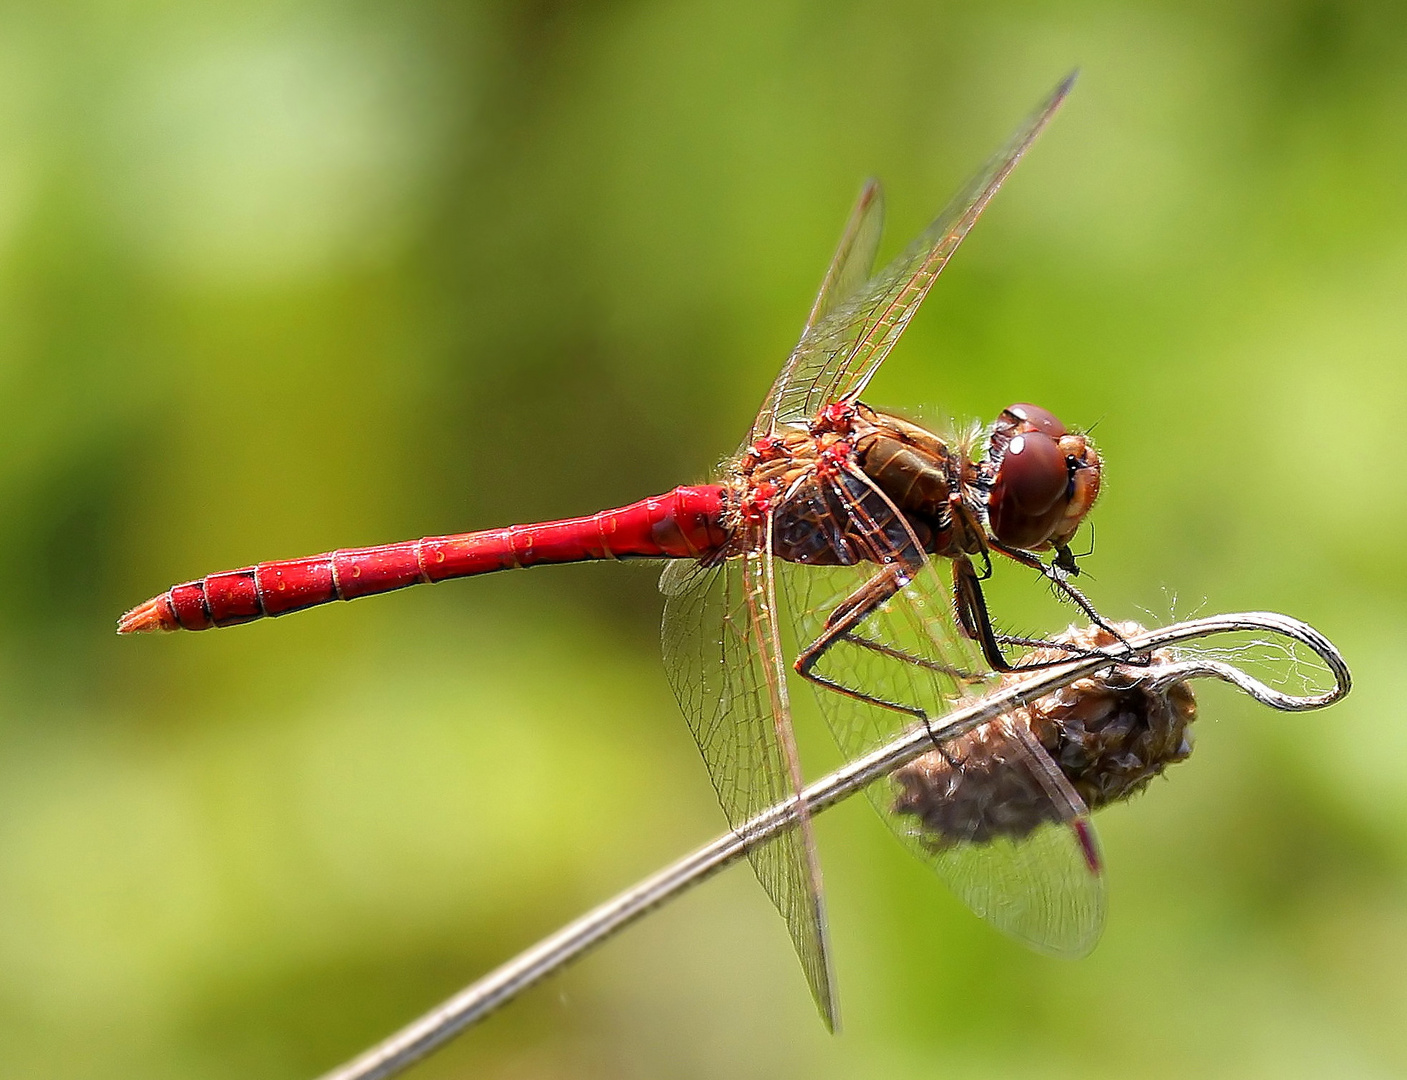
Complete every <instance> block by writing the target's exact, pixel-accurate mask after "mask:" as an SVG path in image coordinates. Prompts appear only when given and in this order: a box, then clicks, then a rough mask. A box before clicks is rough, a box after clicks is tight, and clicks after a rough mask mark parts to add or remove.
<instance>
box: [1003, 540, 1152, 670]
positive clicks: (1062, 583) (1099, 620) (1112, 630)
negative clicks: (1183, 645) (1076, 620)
mask: <svg viewBox="0 0 1407 1080" xmlns="http://www.w3.org/2000/svg"><path fill="white" fill-rule="evenodd" d="M994 546H995V547H996V549H997V550H998V551H1000V552H1001V553H1002V554H1003V555H1006V556H1008V557H1010V558H1012V559H1014V560H1016V561H1017V562H1019V563H1020V564H1021V565H1022V566H1029V567H1030V568H1031V569H1032V570H1035V571H1036V572H1037V573H1038V574H1040V575H1041V576H1042V577H1043V578H1045V579H1046V580H1047V581H1049V582H1050V583H1051V585H1052V586H1054V588H1055V589H1056V590H1057V591H1058V592H1060V593H1061V594H1062V595H1064V597H1065V598H1066V599H1067V600H1069V601H1070V602H1071V603H1073V604H1074V605H1075V606H1076V607H1078V608H1079V609H1080V610H1081V611H1082V612H1084V613H1085V616H1086V617H1087V618H1088V619H1089V620H1090V622H1092V623H1094V625H1096V626H1098V627H1099V628H1100V629H1101V630H1104V631H1106V632H1108V633H1109V634H1111V635H1112V636H1113V637H1114V640H1115V641H1117V642H1119V643H1120V644H1122V645H1127V644H1128V640H1127V639H1126V638H1125V637H1124V635H1123V634H1122V633H1121V632H1120V631H1119V628H1118V627H1117V626H1115V625H1113V624H1112V623H1111V622H1109V621H1108V620H1107V619H1105V618H1104V616H1103V615H1101V614H1100V613H1099V610H1098V609H1097V608H1096V607H1095V606H1094V605H1093V604H1092V603H1090V601H1089V599H1088V598H1087V597H1086V596H1085V594H1084V593H1082V592H1080V590H1079V589H1077V588H1075V586H1074V585H1072V584H1071V583H1070V577H1071V576H1072V572H1073V573H1078V568H1076V567H1074V556H1073V555H1072V554H1070V549H1069V548H1064V549H1063V550H1061V551H1058V552H1057V554H1056V558H1055V559H1054V561H1053V562H1051V563H1049V564H1047V563H1044V562H1042V561H1041V559H1040V558H1039V557H1038V556H1036V555H1033V554H1031V553H1030V552H1029V551H1021V550H1019V549H1017V548H1006V547H1004V546H1002V545H1000V544H996V545H994ZM1066 556H1068V559H1067V558H1066ZM1125 662H1126V663H1131V664H1137V663H1140V662H1142V663H1146V662H1147V657H1144V656H1134V655H1130V656H1129V657H1128V658H1127V659H1126V660H1125Z"/></svg>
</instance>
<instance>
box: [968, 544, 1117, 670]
mask: <svg viewBox="0 0 1407 1080" xmlns="http://www.w3.org/2000/svg"><path fill="white" fill-rule="evenodd" d="M1032 558H1034V556H1032ZM1021 561H1023V562H1024V560H1021ZM1035 562H1036V564H1037V565H1039V566H1041V567H1044V565H1045V564H1044V563H1042V562H1041V561H1040V560H1039V559H1035ZM1027 565H1029V564H1027ZM1064 585H1065V587H1066V588H1067V589H1069V591H1070V592H1073V593H1075V595H1077V596H1079V598H1080V601H1083V603H1081V604H1080V607H1081V609H1082V610H1083V611H1085V613H1086V614H1088V615H1089V617H1090V618H1091V619H1092V620H1093V621H1094V622H1095V623H1097V624H1098V625H1099V626H1101V627H1103V628H1104V629H1106V630H1108V631H1109V632H1110V633H1111V634H1113V635H1114V636H1115V637H1116V638H1117V639H1118V640H1119V641H1123V640H1124V638H1123V636H1122V635H1121V634H1119V632H1118V631H1117V630H1115V629H1113V628H1112V627H1110V626H1109V625H1108V624H1107V623H1106V622H1105V621H1104V619H1103V618H1102V617H1101V616H1100V615H1099V613H1098V612H1097V611H1095V610H1094V605H1093V604H1091V603H1090V602H1089V601H1088V600H1085V598H1084V596H1083V595H1080V593H1079V592H1078V590H1076V589H1074V587H1073V586H1070V585H1069V584H1068V583H1064ZM1077 602H1078V601H1077ZM953 606H954V609H955V611H956V614H957V620H958V626H959V627H960V628H961V629H962V632H963V633H964V634H965V635H966V636H967V637H969V638H970V639H972V640H973V641H975V642H977V644H978V646H979V647H980V648H981V649H982V656H983V658H984V659H985V660H986V661H987V663H989V664H991V665H992V670H993V671H1002V672H1006V671H1029V670H1034V669H1037V668H1044V667H1055V666H1057V665H1059V664H1064V663H1067V662H1068V660H1071V659H1076V658H1078V657H1081V656H1092V655H1094V653H1093V652H1091V651H1090V650H1086V649H1077V648H1074V647H1072V646H1069V645H1062V644H1060V643H1059V642H1056V641H1045V640H1043V639H1041V638H1027V637H1017V636H1013V635H1010V634H998V633H997V632H996V630H995V628H994V627H993V626H992V616H991V613H990V612H988V610H987V598H986V597H985V596H984V595H983V593H982V579H981V576H980V575H979V574H978V572H977V568H976V567H975V566H973V565H972V562H971V560H969V559H966V558H957V559H954V560H953ZM1003 645H1007V646H1011V645H1015V646H1019V647H1021V648H1029V649H1058V650H1060V651H1062V652H1064V653H1067V654H1068V658H1062V659H1060V660H1045V661H1040V662H1034V663H1032V662H1027V663H1022V662H1019V661H1018V662H1016V663H1012V662H1011V661H1010V660H1008V659H1007V658H1006V654H1005V653H1004V652H1003V651H1002V646H1003Z"/></svg>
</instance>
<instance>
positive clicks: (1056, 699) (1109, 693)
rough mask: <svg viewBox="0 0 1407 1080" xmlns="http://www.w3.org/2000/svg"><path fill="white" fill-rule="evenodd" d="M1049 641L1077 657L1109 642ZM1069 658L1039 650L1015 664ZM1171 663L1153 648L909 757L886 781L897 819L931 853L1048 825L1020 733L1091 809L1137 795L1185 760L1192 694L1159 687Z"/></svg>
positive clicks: (1070, 634) (1134, 629) (1046, 802)
mask: <svg viewBox="0 0 1407 1080" xmlns="http://www.w3.org/2000/svg"><path fill="white" fill-rule="evenodd" d="M1118 628H1119V630H1120V631H1121V632H1122V633H1123V634H1124V635H1126V636H1131V635H1133V634H1137V633H1140V632H1142V627H1140V626H1139V625H1138V624H1137V623H1123V624H1120V625H1119V627H1118ZM1055 641H1056V642H1057V643H1059V644H1064V645H1070V646H1073V647H1076V648H1080V649H1095V648H1104V647H1107V646H1110V645H1113V644H1115V638H1114V637H1113V635H1111V634H1110V633H1109V632H1108V631H1107V630H1103V629H1101V628H1099V627H1087V628H1077V627H1071V628H1070V629H1069V630H1067V631H1066V632H1065V633H1063V634H1061V635H1060V636H1058V637H1057V638H1056V639H1055ZM1066 655H1067V654H1065V653H1064V652H1062V651H1061V650H1059V649H1053V648H1044V649H1036V650H1034V651H1032V652H1030V653H1028V654H1027V655H1026V656H1025V657H1024V658H1023V661H1022V662H1024V663H1046V662H1050V661H1059V660H1060V659H1062V658H1063V657H1064V656H1066ZM1172 660H1173V657H1172V654H1171V653H1170V652H1168V651H1167V650H1158V651H1157V652H1154V653H1153V654H1152V655H1151V658H1150V662H1149V664H1148V665H1147V666H1146V667H1145V666H1137V667H1133V666H1129V667H1125V666H1118V667H1112V668H1107V669H1105V670H1103V671H1101V672H1099V673H1097V674H1096V675H1092V676H1088V677H1086V678H1083V679H1079V680H1077V681H1075V682H1073V683H1071V684H1070V685H1069V686H1066V687H1064V688H1063V689H1061V690H1058V691H1056V692H1055V693H1053V694H1049V695H1047V696H1046V697H1043V698H1038V699H1037V700H1036V701H1033V702H1031V703H1030V704H1029V705H1026V706H1024V707H1023V708H1019V709H1015V710H1013V711H1012V712H1010V713H1008V714H1006V715H1005V716H1003V717H1001V718H1000V719H997V720H992V721H989V722H988V723H986V724H983V725H982V726H981V727H978V728H974V729H973V730H972V731H970V732H968V733H967V734H966V735H962V736H960V737H958V738H956V739H953V740H951V741H949V742H947V743H945V744H944V745H943V747H942V748H941V749H935V750H932V751H930V752H928V753H927V754H924V755H923V756H922V757H919V758H916V759H915V760H914V761H912V762H910V763H909V764H908V765H905V766H904V767H903V768H900V769H897V770H896V771H895V772H894V774H893V780H894V782H895V785H896V788H897V791H896V795H895V802H894V810H895V812H896V813H898V814H904V815H912V816H913V817H914V818H915V819H917V820H916V825H917V827H918V832H919V836H920V838H921V839H922V840H923V842H924V843H926V844H928V845H929V846H931V847H934V848H944V847H948V846H950V845H952V844H954V843H957V842H970V843H985V842H988V841H990V840H993V839H995V838H996V837H1003V836H1004V837H1009V838H1011V839H1020V838H1021V837H1023V836H1025V835H1027V834H1028V833H1030V832H1031V831H1032V830H1033V829H1035V828H1036V827H1037V826H1039V825H1041V824H1043V823H1045V822H1048V821H1053V820H1054V819H1055V816H1056V810H1055V804H1054V803H1053V802H1052V801H1051V799H1050V797H1049V795H1048V780H1044V779H1043V777H1042V775H1041V773H1040V771H1039V769H1038V766H1037V765H1036V764H1035V763H1033V762H1032V761H1031V757H1032V755H1031V753H1030V751H1029V750H1027V745H1029V741H1028V740H1026V739H1024V738H1023V735H1029V736H1030V738H1031V739H1033V740H1034V741H1035V742H1038V743H1039V744H1040V745H1041V746H1042V747H1044V748H1045V751H1046V753H1047V754H1049V755H1050V758H1051V760H1052V761H1054V763H1055V764H1056V765H1057V766H1058V767H1059V769H1060V771H1061V772H1062V773H1064V775H1065V778H1066V779H1067V780H1068V781H1069V782H1070V785H1071V787H1073V788H1074V789H1075V791H1076V792H1077V793H1078V794H1079V796H1080V797H1081V798H1082V799H1083V800H1084V801H1085V804H1086V805H1087V806H1088V807H1089V808H1090V809H1091V810H1097V809H1099V808H1100V807H1102V806H1107V805H1108V804H1110V803H1112V802H1117V801H1119V800H1120V799H1126V798H1128V797H1129V796H1130V795H1133V794H1134V793H1136V792H1138V791H1141V790H1142V789H1143V788H1144V787H1146V786H1147V784H1148V782H1149V781H1150V780H1152V779H1153V777H1155V776H1157V775H1158V774H1159V773H1161V772H1162V771H1163V770H1164V769H1165V768H1167V767H1168V766H1169V765H1171V764H1173V763H1175V762H1178V761H1182V760H1184V759H1185V758H1187V756H1188V755H1189V754H1191V753H1192V740H1191V732H1190V731H1189V730H1188V725H1190V724H1191V723H1192V721H1193V720H1194V719H1196V716H1197V703H1196V700H1195V698H1194V697H1193V695H1192V690H1191V688H1190V687H1189V686H1188V685H1187V684H1186V683H1185V682H1171V683H1159V682H1158V674H1159V671H1160V670H1161V669H1162V668H1164V667H1166V666H1167V665H1168V664H1170V663H1172ZM1021 677H1022V673H1021V672H1019V671H1018V672H1013V673H1011V674H1008V675H1005V676H1003V678H1002V685H1003V686H1006V685H1010V684H1011V683H1013V682H1016V681H1017V680H1019V679H1020V678H1021Z"/></svg>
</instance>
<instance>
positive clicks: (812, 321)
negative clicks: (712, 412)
mask: <svg viewBox="0 0 1407 1080" xmlns="http://www.w3.org/2000/svg"><path fill="white" fill-rule="evenodd" d="M883 229H884V191H883V189H882V188H881V187H880V184H879V181H878V180H874V179H870V180H867V181H865V186H864V187H863V188H861V189H860V197H859V198H858V199H856V200H855V206H854V209H852V210H851V211H850V219H849V220H848V221H847V222H846V223H845V230H844V232H842V233H841V235H840V243H839V244H837V245H836V249H835V255H834V256H832V257H831V264H830V266H829V267H828V268H827V269H826V276H825V278H824V279H823V280H822V281H821V289H820V292H818V293H817V294H816V302H815V303H814V304H812V305H811V314H810V315H808V316H807V317H806V327H805V329H803V330H802V332H801V338H802V340H803V341H804V340H805V339H806V335H807V334H809V333H810V332H811V329H812V327H814V326H815V325H816V324H817V323H819V322H820V321H821V320H822V319H824V318H825V317H826V316H827V315H829V314H830V313H831V312H832V311H834V310H835V308H836V307H837V306H838V305H839V304H841V303H843V302H844V301H845V300H847V299H849V298H850V297H851V296H853V295H854V294H855V293H856V292H857V291H858V290H859V288H860V286H861V285H863V284H864V283H865V282H866V281H867V280H868V279H869V276H870V274H871V273H873V272H874V260H875V255H876V254H877V253H878V251H879V237H880V233H881V232H882V231H883ZM804 357H805V354H804V353H802V352H801V350H800V349H799V348H798V349H796V350H793V352H792V354H791V356H789V357H788V358H787V362H786V365H785V366H784V367H783V368H782V370H781V372H780V374H778V375H777V381H776V382H774V383H773V384H772V389H771V391H770V392H769V393H768V394H767V399H766V400H765V401H764V402H763V403H762V409H761V411H760V412H759V413H758V414H757V420H756V421H755V422H754V423H753V425H752V435H751V437H750V438H749V440H748V441H749V442H751V441H752V440H753V439H757V438H760V437H761V436H763V435H766V434H768V433H769V432H771V430H772V420H773V408H774V406H775V404H776V401H777V399H778V397H779V395H780V394H781V393H782V391H783V389H784V388H786V387H787V386H789V385H790V384H791V383H792V381H793V377H792V368H793V367H794V366H795V365H796V364H798V363H802V362H803V361H804Z"/></svg>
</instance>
